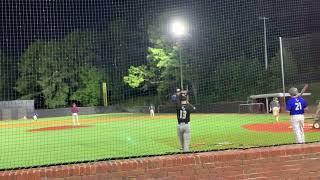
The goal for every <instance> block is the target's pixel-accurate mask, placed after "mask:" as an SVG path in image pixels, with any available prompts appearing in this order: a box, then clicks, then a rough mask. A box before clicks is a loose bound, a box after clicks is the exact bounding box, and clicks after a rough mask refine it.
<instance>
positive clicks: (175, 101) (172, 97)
mask: <svg viewBox="0 0 320 180" xmlns="http://www.w3.org/2000/svg"><path fill="white" fill-rule="evenodd" d="M179 96H180V89H179V88H178V89H177V90H176V92H175V94H173V95H172V96H171V101H172V102H173V103H177V102H178V101H179Z"/></svg>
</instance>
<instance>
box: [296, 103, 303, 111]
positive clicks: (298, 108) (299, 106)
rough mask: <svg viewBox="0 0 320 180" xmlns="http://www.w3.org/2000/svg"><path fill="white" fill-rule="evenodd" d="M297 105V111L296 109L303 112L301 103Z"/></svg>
mask: <svg viewBox="0 0 320 180" xmlns="http://www.w3.org/2000/svg"><path fill="white" fill-rule="evenodd" d="M295 105H296V109H295V110H296V111H299V110H302V106H301V103H300V102H296V103H295Z"/></svg>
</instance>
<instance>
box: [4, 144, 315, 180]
mask: <svg viewBox="0 0 320 180" xmlns="http://www.w3.org/2000/svg"><path fill="white" fill-rule="evenodd" d="M153 178H154V179H157V178H159V179H181V180H182V179H183V180H187V179H320V144H306V145H289V146H280V147H269V148H256V149H248V150H229V151H221V152H207V153H195V154H181V155H169V156H160V157H150V158H138V159H130V160H115V161H105V162H95V163H88V164H75V165H65V166H53V167H47V168H36V169H27V170H17V171H4V172H0V180H11V179H12V180H38V179H43V180H63V179H66V180H80V179H81V180H105V179H128V180H129V179H130V180H133V179H153Z"/></svg>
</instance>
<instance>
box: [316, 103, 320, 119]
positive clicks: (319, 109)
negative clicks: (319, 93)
mask: <svg viewBox="0 0 320 180" xmlns="http://www.w3.org/2000/svg"><path fill="white" fill-rule="evenodd" d="M316 117H317V118H320V102H319V103H318V106H317V111H316Z"/></svg>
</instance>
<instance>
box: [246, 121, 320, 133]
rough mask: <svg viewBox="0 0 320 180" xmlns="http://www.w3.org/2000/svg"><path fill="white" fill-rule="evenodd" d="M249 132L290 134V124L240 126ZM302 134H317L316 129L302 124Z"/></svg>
mask: <svg viewBox="0 0 320 180" xmlns="http://www.w3.org/2000/svg"><path fill="white" fill-rule="evenodd" d="M242 127H243V128H245V129H248V130H251V131H261V132H292V127H291V124H290V123H288V122H278V123H267V124H246V125H243V126H242ZM303 129H304V132H319V130H318V129H315V128H313V127H312V124H309V123H305V124H304V127H303Z"/></svg>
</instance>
